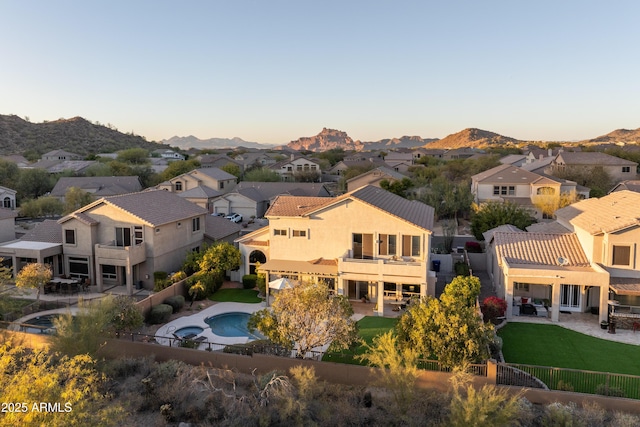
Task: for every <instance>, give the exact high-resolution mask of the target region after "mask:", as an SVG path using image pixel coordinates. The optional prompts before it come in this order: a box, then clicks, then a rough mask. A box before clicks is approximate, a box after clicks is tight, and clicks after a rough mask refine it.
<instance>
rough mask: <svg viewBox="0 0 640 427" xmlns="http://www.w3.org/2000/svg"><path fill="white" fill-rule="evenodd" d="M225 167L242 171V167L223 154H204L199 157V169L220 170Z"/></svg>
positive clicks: (239, 163)
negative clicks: (233, 167)
mask: <svg viewBox="0 0 640 427" xmlns="http://www.w3.org/2000/svg"><path fill="white" fill-rule="evenodd" d="M227 165H235V166H237V167H238V168H240V170H241V171H242V170H244V165H243V164H242V163H241V162H239V161H237V160H235V159H232V158H231V157H229V156H227V155H224V154H205V155H202V156H200V167H201V168H218V169H222V168H223V167H225V166H227Z"/></svg>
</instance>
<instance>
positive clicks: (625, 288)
mask: <svg viewBox="0 0 640 427" xmlns="http://www.w3.org/2000/svg"><path fill="white" fill-rule="evenodd" d="M609 287H610V288H611V290H612V291H613V292H615V293H616V294H617V295H632V296H640V279H636V278H631V277H629V278H627V277H612V278H611V279H609Z"/></svg>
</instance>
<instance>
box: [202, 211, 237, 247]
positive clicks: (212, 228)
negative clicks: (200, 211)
mask: <svg viewBox="0 0 640 427" xmlns="http://www.w3.org/2000/svg"><path fill="white" fill-rule="evenodd" d="M204 225H205V228H204V230H205V231H204V243H205V244H207V245H211V244H213V243H216V242H227V243H231V244H233V242H234V241H235V239H237V238H238V237H240V232H241V231H242V229H243V227H242V225H240V224H236V223H235V222H232V221H229V220H228V219H226V218H223V217H220V216H213V215H206V216H205V218H204Z"/></svg>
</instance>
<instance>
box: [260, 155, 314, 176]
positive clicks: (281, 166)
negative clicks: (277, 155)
mask: <svg viewBox="0 0 640 427" xmlns="http://www.w3.org/2000/svg"><path fill="white" fill-rule="evenodd" d="M269 169H271V170H274V171H275V172H277V173H278V175H280V178H281V179H282V180H283V181H295V180H296V175H298V174H305V175H306V174H314V173H315V174H317V175H318V178H320V175H321V173H322V171H321V170H320V164H319V163H317V162H316V161H314V160H311V159H309V158H307V157H304V156H295V155H294V154H292V155H291V157H290V158H289V159H286V160H282V161H280V162H277V163H274V164H272V165H270V166H269Z"/></svg>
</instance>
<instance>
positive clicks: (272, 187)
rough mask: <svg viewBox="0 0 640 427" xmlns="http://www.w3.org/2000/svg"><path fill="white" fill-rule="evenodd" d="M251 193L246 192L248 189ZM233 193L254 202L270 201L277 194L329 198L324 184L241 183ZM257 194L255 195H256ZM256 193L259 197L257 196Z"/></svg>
mask: <svg viewBox="0 0 640 427" xmlns="http://www.w3.org/2000/svg"><path fill="white" fill-rule="evenodd" d="M250 188H251V189H253V190H252V191H246V190H248V189H250ZM234 191H236V192H238V193H240V194H242V195H243V196H245V197H249V198H250V199H252V200H255V201H262V200H271V199H273V198H274V197H275V196H277V195H279V194H291V195H295V196H310V197H328V196H330V193H329V191H328V190H327V187H326V186H325V185H324V183H315V182H254V181H241V182H239V183H238V185H236V187H235V189H234ZM256 192H257V193H256ZM258 193H259V194H260V196H258Z"/></svg>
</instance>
